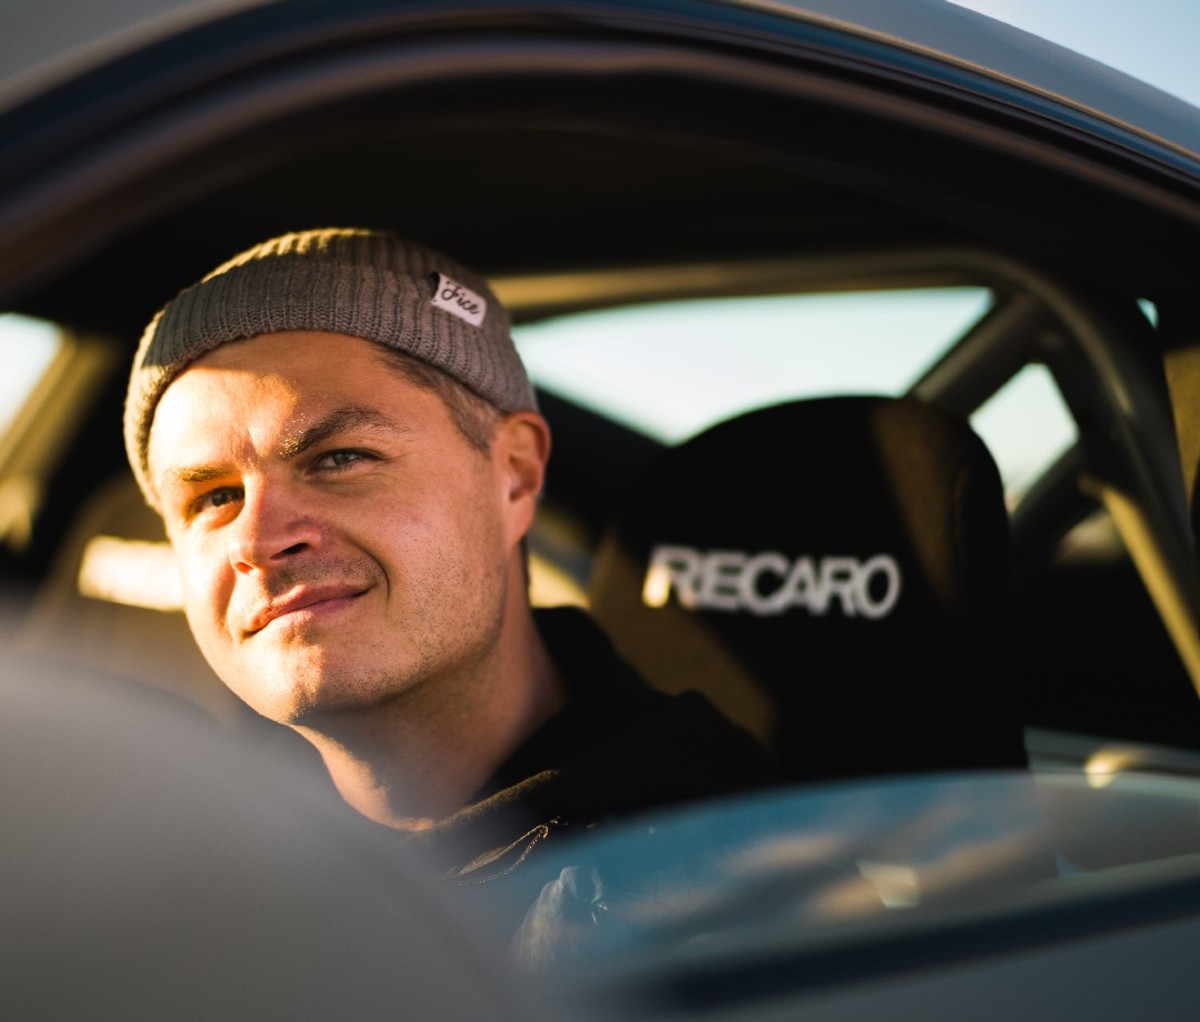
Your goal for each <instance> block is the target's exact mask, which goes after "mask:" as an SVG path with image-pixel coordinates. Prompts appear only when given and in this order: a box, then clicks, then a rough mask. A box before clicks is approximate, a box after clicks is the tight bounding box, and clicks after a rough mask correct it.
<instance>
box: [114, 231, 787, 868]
mask: <svg viewBox="0 0 1200 1022" xmlns="http://www.w3.org/2000/svg"><path fill="white" fill-rule="evenodd" d="M125 438H126V445H127V450H128V453H129V458H130V462H131V464H132V466H133V469H134V473H135V474H136V476H137V478H138V482H139V484H140V486H141V488H142V490H143V492H144V493H145V495H146V498H147V500H148V501H149V502H150V504H151V505H152V506H153V507H154V508H155V509H157V510H158V511H159V513H160V514H161V515H162V516H163V520H164V522H165V524H166V529H167V535H168V537H169V538H170V541H171V544H172V546H173V547H174V549H175V551H176V554H177V558H178V561H179V565H180V571H181V575H182V580H183V592H184V604H185V609H186V612H187V617H188V622H189V624H190V626H191V629H192V632H193V634H194V635H195V637H196V640H197V642H198V643H199V646H200V648H201V650H202V651H203V653H204V655H205V657H206V658H207V659H208V661H209V663H210V664H211V665H212V666H213V668H214V669H215V671H216V672H217V674H218V675H219V676H220V677H221V678H222V680H223V681H224V682H225V683H226V684H227V685H228V686H229V687H230V689H232V690H233V691H234V692H235V693H236V694H237V695H238V696H240V697H241V698H242V699H243V700H245V702H246V703H248V704H249V705H250V706H251V707H252V708H254V709H255V710H257V711H258V712H259V713H261V714H263V715H264V716H266V717H269V718H270V719H272V720H275V721H277V722H279V723H281V724H284V725H286V726H288V727H291V728H293V729H294V730H295V731H297V732H299V733H300V734H301V735H303V736H304V737H305V738H307V739H308V740H309V741H310V742H311V743H312V744H313V745H314V746H315V747H316V749H317V750H318V751H319V752H320V754H321V757H322V758H323V760H324V763H325V765H326V767H327V769H328V771H329V774H330V776H331V778H332V779H333V782H334V784H335V786H336V787H337V790H338V791H339V792H340V793H341V795H342V797H343V798H344V799H345V800H346V802H348V803H349V804H350V805H351V806H353V807H354V808H355V809H357V810H358V811H359V812H361V813H362V814H364V815H365V816H367V817H369V818H370V819H372V820H375V821H376V822H378V823H380V824H383V825H385V826H388V827H393V828H396V829H397V830H401V831H407V832H411V833H413V834H415V835H420V837H419V838H418V839H417V843H418V844H425V845H427V846H428V847H429V848H430V849H431V850H432V851H433V852H434V853H435V854H437V855H439V856H441V857H442V860H443V862H444V864H445V865H446V867H447V868H448V871H449V873H450V874H451V875H453V876H455V877H458V878H460V879H461V880H462V881H464V882H466V881H468V880H469V881H470V882H471V883H477V882H480V881H482V880H485V879H487V878H488V877H490V876H493V875H501V874H503V873H505V872H506V871H507V870H508V868H509V866H510V865H511V864H512V863H513V862H518V861H523V860H524V858H525V857H526V856H527V854H528V852H529V850H530V849H531V848H532V847H534V846H535V845H537V844H539V843H541V842H542V841H543V840H544V839H545V838H546V837H547V836H549V835H550V834H551V833H554V832H556V831H559V830H568V829H571V828H576V827H580V826H587V825H590V824H592V823H595V822H597V821H599V820H603V819H607V818H609V817H611V816H614V815H618V814H621V813H627V812H631V811H634V810H638V809H643V808H647V807H649V806H653V805H658V804H663V803H666V802H670V801H677V800H680V799H687V798H694V797H700V796H704V795H710V794H715V793H719V792H723V791H730V790H734V789H737V788H741V787H745V786H748V785H753V784H758V783H761V782H764V781H766V780H767V779H768V778H769V775H770V770H769V767H768V765H767V761H766V759H765V756H764V755H763V754H762V753H761V751H760V750H759V749H758V747H757V746H755V745H754V744H753V743H752V742H751V741H750V739H749V738H748V737H747V736H746V735H745V734H743V733H742V732H740V731H738V730H737V729H735V728H734V727H732V725H730V724H728V723H727V722H726V721H725V720H724V719H723V718H721V717H719V716H718V715H717V714H716V712H715V711H714V710H713V709H712V708H711V707H709V706H708V704H707V703H705V702H704V701H703V700H702V699H701V698H700V697H699V696H694V695H689V696H684V697H681V698H676V699H671V698H668V697H666V696H663V695H661V694H658V693H653V692H651V691H650V690H649V689H647V688H646V687H645V685H644V684H643V683H642V682H641V681H639V680H638V679H637V678H636V677H634V676H633V675H632V673H631V672H630V670H629V669H628V668H627V667H626V666H625V665H624V664H622V663H621V661H620V660H619V659H617V657H616V656H615V654H614V653H613V652H612V650H611V648H610V647H609V646H608V645H607V642H606V640H605V639H604V637H603V636H602V635H601V634H599V632H598V630H597V629H596V628H595V626H594V625H593V624H592V623H591V622H590V620H589V619H588V618H587V617H586V616H585V615H583V614H582V613H581V612H578V611H574V610H556V611H551V612H536V613H535V612H534V611H532V610H531V608H530V605H529V601H528V598H527V594H526V589H527V585H526V583H527V578H526V562H525V552H524V543H523V540H524V537H525V535H526V533H527V532H528V530H529V527H530V525H531V523H532V521H533V518H534V513H535V510H536V507H537V503H538V498H539V494H540V492H541V488H542V482H543V478H544V474H545V470H546V463H547V458H548V456H549V453H550V433H549V429H548V427H547V425H546V422H545V420H544V419H543V418H542V417H541V415H539V414H538V412H537V410H536V404H535V401H534V396H533V392H532V389H531V387H530V384H529V381H528V379H527V377H526V375H525V371H524V368H523V366H522V365H521V362H520V359H519V357H518V356H517V353H516V350H515V348H514V346H513V343H512V340H511V338H510V336H509V327H508V321H507V316H506V314H505V312H504V310H503V309H502V308H501V306H500V304H499V302H498V301H497V300H496V297H495V296H494V295H493V294H492V292H491V290H490V289H489V287H488V286H487V284H486V282H485V281H483V280H482V279H480V278H479V277H477V276H476V275H475V274H473V273H472V272H470V271H469V270H467V269H466V268H465V267H462V266H460V265H458V264H457V263H454V262H452V261H450V260H448V259H446V258H445V257H443V256H441V255H439V254H437V253H435V252H432V251H430V250H428V249H426V248H423V247H421V246H418V245H414V244H410V243H406V242H403V241H400V240H399V239H397V238H394V237H392V236H391V235H388V234H384V233H381V232H373V231H363V230H322V231H309V232H304V233H299V234H291V235H286V236H284V237H281V238H276V239H273V240H271V241H268V242H266V243H264V244H262V245H259V246H257V247H255V248H253V249H251V250H249V251H248V252H245V253H243V254H242V255H240V256H238V257H236V258H235V259H233V260H232V261H230V262H229V263H227V264H225V265H224V266H222V267H220V268H219V269H218V270H216V271H214V273H212V274H210V275H209V276H208V277H206V278H204V280H203V281H201V282H200V283H199V284H197V285H195V286H194V287H192V288H189V289H187V290H185V291H184V292H182V293H181V294H180V295H179V296H178V297H176V298H175V299H174V300H173V301H172V302H171V303H169V304H168V305H167V306H166V308H165V309H163V310H162V311H161V312H160V313H159V315H158V316H157V317H156V318H155V320H154V321H153V322H152V323H151V324H150V326H149V327H148V328H147V330H146V333H145V335H144V337H143V339H142V342H141V345H140V347H139V350H138V353H137V356H136V359H135V362H134V367H133V371H132V375H131V378H130V384H129V393H128V399H127V404H126V412H125Z"/></svg>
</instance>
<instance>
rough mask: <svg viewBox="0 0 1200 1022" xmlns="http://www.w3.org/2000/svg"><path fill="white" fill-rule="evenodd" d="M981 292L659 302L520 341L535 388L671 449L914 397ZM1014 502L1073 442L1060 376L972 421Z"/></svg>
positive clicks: (533, 328) (1028, 382)
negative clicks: (796, 412)
mask: <svg viewBox="0 0 1200 1022" xmlns="http://www.w3.org/2000/svg"><path fill="white" fill-rule="evenodd" d="M991 301H992V297H991V293H990V292H989V291H988V290H987V289H985V288H976V287H956V288H927V289H912V290H895V291H874V292H851V293H838V294H816V295H814V294H796V295H768V296H750V297H733V298H703V299H688V300H683V301H672V302H658V303H648V304H642V305H634V306H627V307H623V308H616V309H606V310H601V311H596V312H588V313H581V314H575V315H567V316H560V317H556V318H553V319H548V320H544V321H541V322H537V323H532V324H526V325H522V326H519V327H517V328H516V330H515V331H514V335H515V337H516V340H517V345H518V347H519V348H520V351H521V356H522V358H523V359H524V360H525V363H526V365H527V366H528V368H529V372H530V375H531V376H532V377H533V379H534V381H535V383H537V384H538V386H540V387H543V388H545V389H546V390H548V391H550V392H552V393H554V394H557V395H559V396H561V397H564V398H567V399H568V400H571V401H573V402H575V403H577V404H581V405H583V406H585V407H587V408H590V409H592V410H594V411H597V412H599V413H601V414H603V415H605V416H607V417H609V418H612V419H614V420H616V421H618V422H620V423H622V424H624V425H626V426H628V427H630V428H633V429H636V430H638V431H640V432H642V433H644V434H646V435H648V436H651V437H654V438H655V439H658V440H660V441H662V442H664V443H672V444H673V443H678V442H679V441H681V440H684V439H686V438H687V437H689V436H692V435H693V434H695V433H697V432H699V431H700V430H702V429H704V428H706V427H707V426H710V425H712V424H714V423H716V422H719V421H721V420H723V419H726V418H729V417H730V416H733V415H736V414H738V413H739V412H742V411H745V410H747V409H750V408H755V407H761V406H763V405H769V404H774V403H777V402H780V401H786V400H792V399H797V398H809V397H819V396H826V395H833V394H854V393H869V394H890V395H900V394H903V393H905V392H906V391H907V390H908V389H909V388H910V387H911V386H912V384H913V383H914V382H915V381H916V380H917V379H919V378H920V376H921V375H922V373H923V372H924V371H925V370H926V369H927V368H928V367H929V366H931V365H932V364H934V363H935V362H936V361H937V360H938V358H939V357H940V356H941V355H942V354H943V353H944V352H945V351H946V350H947V349H948V348H949V347H951V346H952V345H953V344H954V343H955V342H956V341H957V340H958V339H959V338H960V337H961V336H962V335H963V334H964V333H966V332H967V331H968V330H969V329H970V328H971V327H972V326H973V325H974V324H975V323H976V322H977V321H978V320H979V319H980V318H981V317H982V316H983V315H984V314H985V313H986V312H987V311H988V309H989V308H990V306H991ZM972 424H973V425H974V426H975V428H976V430H977V431H978V432H979V433H980V435H981V436H982V437H983V438H984V440H985V441H986V442H987V444H988V446H989V447H990V448H991V450H992V453H993V456H994V457H995V458H996V460H997V462H998V464H999V466H1000V471H1001V475H1002V476H1003V478H1004V481H1005V486H1006V489H1007V490H1008V491H1009V494H1010V499H1016V497H1017V496H1018V495H1019V493H1020V491H1021V490H1022V489H1023V488H1024V486H1026V485H1027V484H1028V483H1029V482H1030V481H1032V480H1033V479H1034V478H1036V477H1037V475H1038V474H1039V473H1040V472H1041V471H1042V470H1043V469H1044V468H1046V467H1047V466H1048V465H1049V464H1051V463H1052V462H1053V461H1054V460H1056V459H1057V458H1058V456H1059V455H1061V453H1062V452H1063V451H1064V450H1065V449H1067V448H1068V447H1069V446H1070V445H1071V444H1072V443H1073V442H1074V439H1075V435H1076V434H1075V428H1074V423H1073V421H1072V419H1071V416H1070V414H1069V413H1068V412H1067V409H1066V406H1065V405H1064V403H1063V402H1062V399H1061V398H1060V397H1059V394H1058V391H1057V388H1056V387H1055V385H1054V383H1053V381H1052V379H1051V377H1050V375H1049V373H1048V372H1046V371H1045V370H1044V369H1042V368H1041V367H1034V366H1031V367H1027V369H1026V370H1025V371H1023V372H1022V373H1019V374H1018V375H1017V376H1015V377H1014V378H1013V379H1012V380H1011V381H1010V382H1009V384H1008V385H1006V386H1005V387H1004V388H1002V389H1001V390H1000V391H999V392H998V393H997V394H996V395H995V397H994V398H993V399H992V400H991V401H989V402H987V403H986V404H985V405H984V406H983V407H982V408H980V409H979V411H978V412H977V413H976V414H975V415H974V416H973V417H972Z"/></svg>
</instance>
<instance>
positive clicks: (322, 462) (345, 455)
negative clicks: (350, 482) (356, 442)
mask: <svg viewBox="0 0 1200 1022" xmlns="http://www.w3.org/2000/svg"><path fill="white" fill-rule="evenodd" d="M366 460H368V455H366V454H365V453H363V452H362V451H330V452H329V453H327V454H323V455H321V457H320V458H319V459H318V460H317V466H318V467H319V468H349V467H350V466H351V465H357V464H358V463H359V462H362V461H366Z"/></svg>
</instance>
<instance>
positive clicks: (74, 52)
mask: <svg viewBox="0 0 1200 1022" xmlns="http://www.w3.org/2000/svg"><path fill="white" fill-rule="evenodd" d="M390 6H391V7H392V8H394V9H401V8H404V7H410V8H413V9H414V10H417V9H420V8H421V7H423V6H426V5H424V4H421V3H412V2H411V0H407V2H406V0H395V2H393V3H392V4H391V5H390ZM470 6H471V8H472V9H473V10H474V11H476V12H478V11H480V10H486V9H488V8H494V9H500V10H504V11H511V12H517V11H520V10H522V9H529V10H533V11H539V12H545V11H558V12H563V13H570V12H572V11H577V12H581V13H582V12H584V10H585V9H586V11H587V14H588V16H589V17H595V16H597V14H601V15H603V14H605V13H607V14H610V15H613V16H620V15H622V14H623V13H628V12H629V11H631V10H635V9H638V8H641V9H644V10H645V11H647V12H658V13H664V14H665V13H668V12H669V11H670V10H672V9H673V10H675V11H680V10H684V9H689V10H690V12H691V13H693V14H694V13H696V12H700V11H703V9H704V8H713V7H722V6H727V7H728V6H732V7H741V8H745V9H747V10H751V11H755V12H762V13H767V14H779V15H784V16H786V17H788V18H792V19H796V20H798V21H804V22H809V23H813V24H818V25H823V26H827V27H830V28H835V29H837V30H839V31H842V32H847V33H850V34H853V35H857V36H859V37H861V38H864V39H871V40H874V41H877V42H881V43H885V44H887V45H890V46H894V47H898V48H901V49H905V50H908V51H910V52H913V53H919V54H921V55H924V56H927V57H933V58H936V59H937V60H939V61H942V62H945V63H948V64H952V65H956V66H958V67H960V68H962V69H964V70H969V71H970V72H973V73H974V74H977V75H982V76H984V77H985V78H992V79H994V80H995V81H997V82H1003V83H1005V84H1007V85H1010V86H1012V85H1015V86H1018V87H1020V88H1022V89H1024V90H1027V91H1028V92H1030V93H1031V94H1033V95H1037V96H1041V97H1044V98H1045V99H1051V100H1054V101H1056V102H1057V103H1061V104H1064V105H1065V107H1067V108H1070V109H1073V110H1074V111H1076V112H1077V113H1079V114H1080V115H1084V116H1087V117H1088V118H1094V119H1096V120H1098V121H1104V122H1107V123H1108V125H1109V126H1110V127H1113V128H1116V127H1119V128H1121V129H1123V130H1126V131H1130V132H1134V133H1136V134H1138V135H1139V136H1141V137H1142V138H1143V139H1144V140H1146V141H1148V142H1150V141H1152V142H1155V143H1157V144H1161V145H1165V146H1168V147H1170V148H1172V149H1174V150H1176V151H1177V152H1178V153H1181V154H1187V155H1189V156H1191V157H1192V158H1200V110H1198V109H1197V108H1196V107H1194V106H1192V105H1191V104H1189V103H1187V102H1185V101H1183V100H1181V99H1178V98H1176V97H1174V96H1171V95H1169V94H1168V93H1165V92H1163V91H1161V90H1159V89H1157V88H1155V87H1153V86H1151V85H1148V84H1146V83H1145V82H1142V81H1140V80H1138V79H1136V78H1133V77H1131V76H1129V75H1127V74H1124V73H1122V72H1120V71H1117V70H1115V69H1113V68H1111V67H1108V66H1107V65H1105V64H1102V63H1100V62H1099V61H1096V60H1092V59H1090V58H1088V57H1085V56H1083V55H1081V54H1078V53H1075V52H1074V51H1072V50H1070V49H1067V48H1065V47H1062V46H1059V45H1057V44H1055V43H1052V42H1049V41H1047V40H1045V39H1041V38H1039V37H1038V36H1035V35H1032V34H1031V33H1028V32H1025V31H1023V30H1021V29H1019V28H1016V27H1014V26H1012V25H1008V24H1005V23H1004V22H1001V21H998V20H996V19H993V18H990V17H988V16H986V15H983V14H979V13H977V12H975V11H972V10H968V9H966V8H963V7H960V6H958V5H956V4H953V3H949V2H946V0H906V2H904V3H896V2H895V0H698V2H695V3H691V4H688V5H679V4H670V5H667V4H663V3H661V2H655V0H640V2H637V0H635V2H633V3H630V2H628V0H617V2H612V0H610V2H608V3H606V4H600V5H597V4H596V3H594V2H589V3H586V4H585V3H580V2H578V0H533V2H526V3H494V4H484V5H480V4H472V5H470ZM270 7H275V8H278V9H280V11H281V13H283V12H284V11H285V9H286V8H289V7H298V5H296V4H294V3H291V2H290V0H126V2H124V3H121V4H105V5H95V4H88V3H86V2H83V0H45V2H44V3H41V4H38V5H36V6H35V5H28V4H18V5H16V6H15V7H13V8H11V9H9V10H5V11H2V12H0V21H2V22H3V25H4V31H3V32H2V33H0V67H3V68H4V69H5V72H4V75H3V79H2V80H0V111H2V110H3V109H5V108H6V107H10V106H12V105H14V104H16V103H19V102H21V101H22V100H23V99H24V98H27V97H29V96H30V95H33V94H35V93H36V92H38V91H40V90H42V89H45V88H49V87H52V86H53V85H54V84H56V83H57V82H60V81H64V80H67V79H69V78H71V77H73V76H76V75H78V74H80V73H82V72H84V71H86V70H88V69H90V68H93V67H96V66H100V65H103V64H104V63H107V62H109V61H113V60H117V59H120V58H121V57H122V56H125V55H127V54H129V53H131V52H134V51H136V50H138V49H139V48H141V47H143V46H147V45H150V44H152V43H154V42H155V41H158V40H161V39H164V38H168V37H170V36H172V35H174V34H177V33H184V32H187V31H188V30H189V29H190V28H193V27H196V26H199V25H203V24H205V23H208V22H212V21H216V20H220V19H222V18H225V17H227V16H232V15H237V14H239V13H244V12H247V11H251V10H254V9H261V8H270ZM347 9H348V8H347Z"/></svg>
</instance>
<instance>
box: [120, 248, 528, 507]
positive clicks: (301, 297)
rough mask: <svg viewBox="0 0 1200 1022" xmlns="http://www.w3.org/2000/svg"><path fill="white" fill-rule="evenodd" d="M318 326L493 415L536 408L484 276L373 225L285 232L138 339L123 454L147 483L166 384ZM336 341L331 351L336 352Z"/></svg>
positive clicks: (194, 290) (183, 298)
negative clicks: (396, 354)
mask: <svg viewBox="0 0 1200 1022" xmlns="http://www.w3.org/2000/svg"><path fill="white" fill-rule="evenodd" d="M291 330H319V331H326V332H329V333H337V334H348V335H350V336H351V337H360V338H363V339H365V340H368V341H375V342H377V343H379V344H383V345H386V346H387V347H389V348H393V349H395V350H396V351H400V352H403V353H404V354H406V355H410V356H412V357H413V358H416V359H419V360H420V361H422V362H425V363H427V364H429V365H431V366H435V367H436V368H438V369H440V370H442V372H444V373H446V374H447V375H448V376H451V377H453V378H454V379H456V380H458V381H459V382H460V383H462V384H463V385H464V386H466V387H467V388H468V389H469V390H471V391H473V392H474V393H476V394H478V395H479V396H480V397H482V398H484V399H485V400H487V401H490V402H491V403H492V404H493V405H495V406H496V407H497V408H498V409H500V411H502V412H514V411H518V410H520V409H523V408H534V407H536V404H535V400H534V396H533V390H532V387H531V386H530V383H529V378H528V376H526V374H525V367H524V366H523V365H522V364H521V359H520V356H519V355H518V354H517V351H516V348H515V347H514V346H513V342H512V337H511V335H510V333H509V321H508V314H507V313H506V312H505V310H504V308H503V307H502V306H501V305H500V302H499V301H498V300H497V298H496V296H495V295H494V294H493V293H492V290H491V288H490V287H489V286H488V284H487V282H486V281H485V280H484V279H483V278H482V277H480V276H478V275H477V274H475V273H473V272H471V271H470V270H468V269H467V268H466V267H464V266H462V265H460V264H458V263H456V262H454V261H452V260H450V259H447V258H446V257H445V256H443V255H441V254H440V253H437V252H434V251H433V250H431V249H428V248H425V247H424V246H422V245H417V244H414V243H412V242H407V241H402V240H401V239H399V238H397V237H395V236H394V235H392V234H388V233H386V232H382V231H371V230H359V229H343V228H333V229H326V230H315V231H304V232H300V233H296V234H286V235H283V236H281V237H278V238H273V239H271V240H270V241H266V242H263V243H262V244H261V245H256V246H255V247H254V248H252V249H249V250H248V251H246V252H243V253H242V254H241V255H239V256H235V257H234V258H233V259H231V260H230V261H229V262H227V263H225V265H223V266H221V267H219V268H218V269H216V270H214V271H213V272H212V273H210V274H209V275H208V276H207V277H205V278H204V279H203V280H202V281H200V283H198V284H195V285H193V286H192V287H190V288H187V289H186V290H184V291H182V292H181V293H180V294H179V295H178V296H177V297H176V298H174V299H173V300H172V301H171V302H169V303H168V304H167V305H166V306H165V307H164V308H163V309H162V311H160V312H159V313H158V315H157V316H155V317H154V319H153V321H152V322H151V323H150V325H149V326H148V327H147V328H146V332H145V333H144V334H143V335H142V340H141V344H140V345H139V346H138V351H137V355H136V356H135V357H134V362H133V371H132V373H131V374H130V378H129V389H128V391H127V393H126V398H125V450H126V453H127V454H128V456H129V463H130V465H131V466H132V467H133V471H134V475H135V476H137V480H138V485H139V486H141V488H142V493H143V494H144V495H145V496H146V499H147V500H148V501H149V502H150V503H151V505H153V506H156V507H157V499H156V497H155V496H154V491H153V488H152V487H151V486H150V485H149V479H148V474H147V473H148V467H147V462H146V458H147V445H148V442H149V437H150V426H151V424H152V423H153V421H154V412H155V409H156V408H157V407H158V402H159V400H160V399H161V398H162V395H163V393H164V392H165V391H166V389H167V387H168V386H170V384H171V381H172V380H174V379H175V378H176V377H177V376H178V375H179V374H180V373H181V372H183V370H184V369H186V368H187V366H188V365H190V364H191V363H192V362H194V361H195V360H196V359H198V358H200V357H201V356H202V355H204V354H205V353H206V352H209V351H212V350H213V349H214V348H216V347H219V346H220V345H222V344H227V343H228V342H230V341H241V340H249V339H250V338H253V337H258V336H261V335H263V334H271V333H281V332H284V331H291ZM336 344H337V342H336V340H332V339H331V342H330V353H329V357H330V360H331V361H332V360H333V359H336V358H337V357H338V356H337V350H336Z"/></svg>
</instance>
